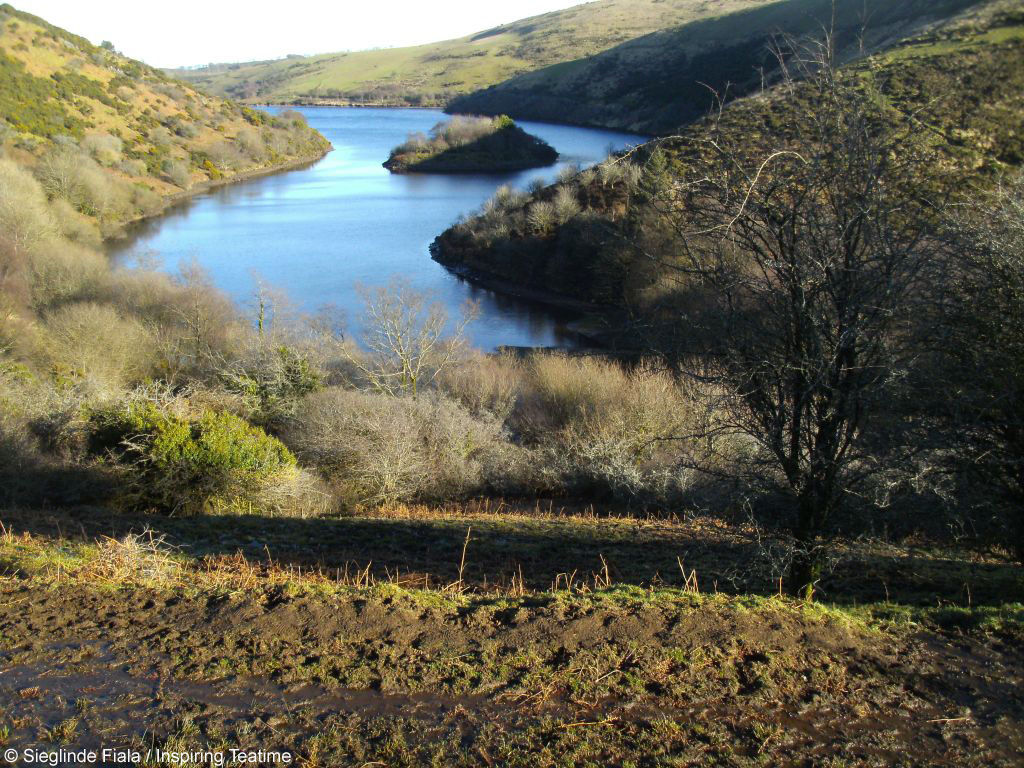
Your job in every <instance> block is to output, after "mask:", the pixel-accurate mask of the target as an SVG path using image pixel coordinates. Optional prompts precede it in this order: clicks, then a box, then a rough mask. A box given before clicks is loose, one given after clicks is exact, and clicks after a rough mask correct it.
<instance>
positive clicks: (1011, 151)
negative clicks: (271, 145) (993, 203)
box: [431, 2, 1024, 312]
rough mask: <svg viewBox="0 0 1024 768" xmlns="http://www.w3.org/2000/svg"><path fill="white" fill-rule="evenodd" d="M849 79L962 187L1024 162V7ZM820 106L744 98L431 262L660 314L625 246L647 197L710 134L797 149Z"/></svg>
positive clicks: (851, 73)
mask: <svg viewBox="0 0 1024 768" xmlns="http://www.w3.org/2000/svg"><path fill="white" fill-rule="evenodd" d="M840 72H841V73H842V74H843V77H846V78H850V79H851V80H853V81H855V82H859V83H861V85H862V88H863V89H864V92H865V93H866V94H867V95H868V96H869V97H870V99H871V100H872V101H873V103H874V105H875V107H876V108H877V109H878V112H879V115H880V118H881V119H886V120H889V121H892V122H897V121H906V122H907V123H908V124H909V125H912V126H913V129H914V132H915V134H916V135H919V136H920V137H921V140H922V141H929V142H932V144H933V145H934V147H935V148H936V150H937V152H938V154H939V157H942V158H943V165H944V166H945V167H946V168H947V172H948V173H949V174H950V176H951V177H952V178H953V179H955V180H956V181H955V182H954V183H955V184H956V185H957V186H959V187H962V188H967V187H970V186H971V185H978V184H980V185H985V184H989V183H991V182H992V180H993V179H998V178H999V177H1000V174H1003V173H1005V172H1007V170H1008V169H1012V168H1015V167H1020V166H1021V165H1022V164H1024V96H1022V94H1024V10H1021V9H1020V7H1019V5H1015V4H1014V3H1009V2H1002V3H998V2H997V3H989V4H988V5H986V6H985V7H984V8H983V9H981V10H980V11H979V13H978V14H977V15H971V16H968V17H967V18H964V19H958V20H954V21H952V22H950V23H949V24H947V25H944V26H943V27H941V28H939V29H937V30H933V31H931V32H929V33H928V34H925V35H919V36H915V37H913V38H910V39H907V40H905V41H902V42H901V43H899V44H898V45H895V46H892V47H891V48H889V49H888V50H886V51H884V52H880V53H878V54H875V55H872V56H868V57H866V58H864V59H861V60H858V61H854V62H850V63H848V64H847V65H845V66H844V67H843V68H842V69H841V70H840ZM812 108H813V104H810V103H802V102H801V101H800V100H798V99H795V98H789V97H786V95H785V92H784V91H783V92H778V91H777V89H768V90H767V91H766V92H765V93H764V94H758V95H756V96H751V97H748V98H745V99H739V100H737V101H735V102H733V103H732V104H730V105H728V106H726V108H725V109H724V110H723V111H722V113H721V115H720V117H718V118H717V119H715V120H708V121H698V122H695V123H693V124H691V125H689V126H686V127H685V128H683V129H682V130H681V131H680V135H678V136H675V137H672V138H666V139H663V140H658V141H656V142H652V143H650V144H648V145H645V147H644V148H642V149H641V150H640V151H638V152H637V153H636V154H635V155H634V157H633V158H632V159H633V160H634V161H640V162H635V163H634V162H624V161H614V160H610V161H609V162H607V163H604V164H602V165H601V166H599V167H597V168H596V169H589V170H586V171H583V172H581V173H579V174H578V175H577V176H576V177H575V178H574V179H571V180H564V181H562V182H560V183H559V184H558V185H555V186H551V187H547V188H545V189H542V190H540V191H538V192H536V193H534V194H533V195H530V196H527V195H524V194H511V193H507V192H506V193H505V194H503V195H499V196H498V197H496V198H495V199H494V200H493V201H491V202H490V203H488V204H487V205H485V206H484V208H483V209H482V210H481V212H480V213H479V214H478V215H477V216H475V217H470V218H468V219H465V220H462V221H460V222H458V223H457V224H455V225H454V226H453V227H451V228H450V229H448V230H447V231H446V232H444V233H443V234H442V235H441V236H440V237H438V238H437V239H436V240H435V242H434V244H433V246H432V247H431V251H432V253H433V255H434V258H435V259H436V260H437V261H439V262H440V263H442V264H444V265H445V266H447V267H448V268H449V269H451V270H453V271H454V272H456V273H458V274H460V275H461V276H463V277H465V278H467V279H470V280H473V281H475V282H478V283H481V284H483V285H487V286H489V287H491V288H493V289H495V290H498V291H503V292H506V293H511V294H518V295H523V296H528V297H530V298H532V299H536V300H542V301H548V302H551V303H566V302H571V303H575V304H580V303H583V304H588V305H590V306H593V307H601V308H602V309H601V311H602V312H604V311H606V310H607V309H608V308H617V309H623V310H624V309H625V308H632V310H634V311H636V310H637V308H643V307H644V306H653V305H654V304H656V303H657V302H658V301H660V300H661V299H660V297H662V296H663V295H664V294H665V292H666V291H669V292H671V291H672V290H675V288H674V287H673V285H672V283H673V280H672V279H671V278H672V275H671V274H666V272H665V271H664V270H661V269H660V268H659V267H658V266H656V262H655V261H652V260H651V259H649V258H647V257H646V256H645V255H644V254H645V249H646V248H648V246H649V247H650V248H657V247H661V246H660V245H657V244H655V245H650V244H647V245H641V246H639V247H633V246H629V245H626V244H627V243H635V242H636V240H635V232H634V230H633V229H632V228H633V227H634V226H635V225H636V223H637V222H638V221H643V220H644V217H645V216H646V215H647V212H648V208H649V206H648V205H647V203H646V202H645V200H646V197H645V196H646V194H647V193H646V192H645V189H646V188H647V187H649V186H652V185H655V186H656V185H657V184H659V183H661V181H659V179H671V178H673V177H675V176H682V175H683V172H684V170H685V169H686V168H687V167H688V166H690V165H692V162H691V161H692V160H693V155H692V153H693V152H696V151H698V148H700V147H707V141H706V139H707V138H708V136H709V131H710V130H712V126H713V130H714V131H715V132H716V133H715V136H716V139H715V141H716V143H717V144H723V145H724V144H726V143H730V144H731V145H734V146H742V147H744V148H745V152H747V153H749V154H750V156H751V157H761V158H763V157H766V156H767V155H768V154H769V153H770V152H771V151H772V149H773V148H776V147H778V146H785V145H787V143H790V142H792V141H794V139H793V137H792V136H791V134H792V133H794V131H795V132H796V133H799V129H800V126H801V125H802V124H803V122H804V119H803V116H804V115H805V114H806V113H807V110H809V109H812ZM656 150H660V151H656ZM655 156H660V161H659V162H655ZM645 158H646V161H643V159H645ZM665 183H668V182H665ZM560 200H561V201H563V203H562V204H561V205H559V201H560ZM564 201H568V202H569V203H571V205H566V204H565V202H564ZM560 207H561V209H562V210H563V213H562V214H559V213H558V210H559V208H560ZM542 214H544V215H542Z"/></svg>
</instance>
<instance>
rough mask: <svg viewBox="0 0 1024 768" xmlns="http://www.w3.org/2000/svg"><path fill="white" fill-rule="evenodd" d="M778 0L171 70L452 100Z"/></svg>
mask: <svg viewBox="0 0 1024 768" xmlns="http://www.w3.org/2000/svg"><path fill="white" fill-rule="evenodd" d="M777 1H778V0H597V2H590V3H585V4H583V5H578V6H575V7H572V8H568V9H565V10H562V11H555V12H552V13H546V14H543V15H541V16H534V17H531V18H528V19H523V20H521V21H516V22H513V23H511V24H505V25H502V26H498V27H494V28H493V29H488V30H484V31H481V32H478V33H476V34H473V35H469V36H467V37H462V38H459V39H456V40H447V41H444V42H439V43H431V44H429V45H420V46H415V47H411V48H392V49H387V50H376V51H361V52H356V53H331V54H324V55H320V56H310V57H306V58H300V57H290V58H287V59H282V60H279V61H269V62H266V61H264V62H249V63H243V64H217V65H212V66H209V67H201V68H196V69H178V70H169V72H170V73H171V74H173V75H174V76H176V77H180V78H182V79H184V80H187V81H189V82H191V83H194V84H195V85H196V86H198V87H201V88H203V89H205V90H207V91H209V92H210V93H215V94H219V95H222V96H229V97H231V98H235V99H241V100H244V101H249V102H262V103H266V102H273V103H318V102H334V103H354V104H375V105H398V106H410V105H411V106H443V105H445V104H447V103H448V102H449V101H450V100H451V99H452V98H453V97H455V96H458V95H460V94H466V93H470V92H472V91H476V90H478V89H481V88H485V87H487V86H490V85H494V84H496V83H501V82H504V81H505V80H508V79H509V78H511V77H514V76H515V75H518V74H521V73H523V72H529V71H532V70H535V69H540V68H543V67H548V66H551V65H553V64H558V63H561V62H571V61H575V60H578V59H583V58H585V57H587V56H592V55H593V54H595V53H599V52H600V51H604V50H607V49H609V48H613V47H615V46H617V45H619V44H621V43H623V42H625V41H627V40H631V39H633V38H636V37H640V36H641V35H646V34H648V33H651V32H654V31H656V30H659V29H665V28H668V27H675V26H678V25H680V24H685V23H686V22H690V21H694V20H698V19H706V18H713V17H718V16H723V15H727V14H731V13H733V12H735V11H739V10H743V9H747V8H754V7H759V6H766V5H773V4H775V3H776V2H777Z"/></svg>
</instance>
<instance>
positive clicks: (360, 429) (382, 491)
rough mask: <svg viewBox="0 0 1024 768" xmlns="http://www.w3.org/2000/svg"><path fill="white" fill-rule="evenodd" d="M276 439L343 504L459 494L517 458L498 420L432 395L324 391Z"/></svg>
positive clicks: (504, 477) (479, 488) (502, 474)
mask: <svg viewBox="0 0 1024 768" xmlns="http://www.w3.org/2000/svg"><path fill="white" fill-rule="evenodd" d="M283 439H284V440H285V442H286V443H288V445H290V446H291V447H292V448H293V449H294V450H295V451H296V453H297V454H298V455H299V457H300V458H302V459H303V460H305V461H307V462H310V463H312V464H314V465H316V466H317V467H318V468H319V469H320V471H321V472H322V473H323V475H324V476H325V477H326V478H327V479H328V480H329V482H330V483H331V485H332V486H333V487H334V488H335V489H336V491H337V492H338V494H339V496H340V497H341V499H342V500H343V501H344V502H345V503H347V504H349V505H352V504H380V503H390V502H396V501H411V500H440V499H451V498H464V497H466V496H469V495H473V494H477V493H481V492H483V491H484V490H486V489H488V488H491V487H495V485H496V484H497V483H499V482H503V481H508V480H509V479H510V476H513V475H514V474H515V468H516V466H517V465H518V463H517V462H519V461H520V459H521V456H517V453H519V454H521V451H520V452H517V450H516V449H515V448H514V447H513V446H512V445H510V444H509V443H508V442H507V440H506V438H505V435H504V432H503V430H502V428H501V423H500V421H499V420H498V419H496V418H494V417H488V416H486V415H484V414H481V415H479V416H473V415H472V414H470V413H469V412H468V411H467V410H466V409H465V408H463V407H462V406H461V405H459V404H458V403H456V402H454V401H452V400H450V399H448V398H447V397H445V396H443V395H441V394H440V393H436V392H433V393H430V394H429V395H421V396H420V397H418V398H413V397H390V396H386V395H381V394H377V393H368V392H356V391H352V390H345V389H340V388H330V389H326V390H323V391H321V392H317V393H315V394H312V395H310V396H308V397H307V398H305V399H304V400H303V401H302V402H301V403H300V404H299V408H298V411H297V413H296V416H295V417H294V419H292V421H291V422H290V423H289V425H288V426H287V427H286V429H285V430H284V434H283Z"/></svg>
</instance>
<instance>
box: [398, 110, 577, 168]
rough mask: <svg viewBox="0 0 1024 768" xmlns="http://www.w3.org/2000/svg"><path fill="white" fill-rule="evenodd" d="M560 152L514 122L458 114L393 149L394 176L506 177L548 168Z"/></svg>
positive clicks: (505, 119)
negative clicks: (467, 175)
mask: <svg viewBox="0 0 1024 768" xmlns="http://www.w3.org/2000/svg"><path fill="white" fill-rule="evenodd" d="M557 159H558V152H556V151H555V150H554V148H553V147H552V146H551V145H550V144H548V143H547V142H546V141H544V140H543V139H539V138H537V137H536V136H531V135H530V134H529V133H527V132H526V131H524V130H523V129H522V128H520V127H519V126H518V125H516V124H515V121H513V120H512V118H510V117H508V116H506V115H502V116H501V117H494V118H490V117H467V116H461V115H459V116H456V117H453V118H452V119H451V120H447V121H445V122H441V123H438V124H437V125H435V126H434V127H433V128H432V129H431V131H430V135H429V136H427V135H425V134H423V133H417V134H412V135H410V136H409V138H408V139H407V140H406V142H405V143H404V144H401V145H400V146H397V147H395V148H394V149H393V150H391V156H390V157H389V158H388V160H387V162H386V163H384V167H385V168H387V169H388V170H389V171H391V172H392V173H504V172H507V171H522V170H526V169H527V168H539V167H541V166H545V165H551V164H552V163H554V162H555V161H556V160H557Z"/></svg>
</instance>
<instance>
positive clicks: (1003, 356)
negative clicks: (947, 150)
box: [942, 175, 1024, 560]
mask: <svg viewBox="0 0 1024 768" xmlns="http://www.w3.org/2000/svg"><path fill="white" fill-rule="evenodd" d="M955 224H956V235H957V240H956V242H957V245H958V253H960V254H961V255H962V256H963V259H962V261H961V262H960V264H961V266H962V267H963V273H962V274H961V276H960V277H961V281H960V282H961V284H962V286H963V289H962V290H961V291H960V292H959V293H958V294H957V299H958V300H957V301H955V302H953V308H952V312H951V316H950V321H951V322H950V323H949V324H948V328H949V331H950V333H949V335H948V336H947V337H946V338H947V340H948V342H949V343H948V344H947V345H946V346H945V348H944V350H943V352H944V353H945V356H944V357H943V359H942V362H943V363H944V364H945V365H946V367H947V371H948V375H947V380H948V387H947V389H948V392H949V394H950V395H951V397H950V398H949V400H950V404H951V405H952V406H953V416H954V419H953V422H952V424H953V428H954V430H955V437H956V440H955V441H954V442H953V443H952V445H953V447H954V448H955V453H956V456H957V458H958V459H959V462H958V465H959V466H960V467H961V468H966V470H967V471H968V473H969V474H970V475H972V476H974V477H975V478H979V477H980V479H981V480H982V481H983V482H984V484H985V491H986V492H984V493H979V494H975V497H976V499H992V498H993V494H992V493H991V491H993V490H995V491H997V494H996V497H997V501H999V502H1001V503H1002V504H1003V505H1005V507H1006V509H1005V510H1004V511H1005V512H1006V513H1007V518H1008V522H1009V526H1008V527H1009V528H1010V529H1011V531H1012V535H1013V546H1014V548H1015V549H1016V551H1017V555H1018V558H1019V559H1022V560H1024V175H1017V176H1016V177H1015V178H1011V179H1008V180H1006V181H1004V182H1003V183H1001V184H1000V185H999V186H998V187H997V188H996V189H995V190H994V191H992V192H990V193H986V194H982V195H978V196H976V197H975V199H973V200H971V201H970V202H969V203H968V204H966V205H965V206H963V207H962V208H960V209H959V210H958V212H957V216H956V217H955Z"/></svg>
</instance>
